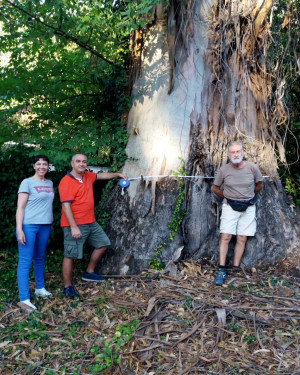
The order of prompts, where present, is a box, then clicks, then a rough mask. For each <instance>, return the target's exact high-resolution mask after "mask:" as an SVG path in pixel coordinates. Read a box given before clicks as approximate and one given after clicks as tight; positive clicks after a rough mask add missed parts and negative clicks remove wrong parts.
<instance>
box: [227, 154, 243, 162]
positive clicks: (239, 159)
mask: <svg viewBox="0 0 300 375" xmlns="http://www.w3.org/2000/svg"><path fill="white" fill-rule="evenodd" d="M242 161H243V156H241V157H240V158H238V159H233V158H232V159H230V162H231V163H232V164H240V163H241V162H242Z"/></svg>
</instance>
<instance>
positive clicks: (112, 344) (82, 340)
mask: <svg viewBox="0 0 300 375" xmlns="http://www.w3.org/2000/svg"><path fill="white" fill-rule="evenodd" d="M215 272H216V265H215V264H214V263H212V262H210V261H209V260H207V259H202V260H200V261H197V262H193V261H186V262H181V263H178V264H176V265H175V264H174V263H173V264H169V265H168V267H167V268H166V269H165V270H164V271H162V272H157V271H153V270H148V271H146V272H144V273H142V274H141V275H139V276H126V277H120V276H115V277H113V278H108V279H107V282H105V283H101V284H100V285H99V284H96V283H84V282H78V283H77V285H76V288H77V290H78V292H79V293H80V300H69V299H66V298H65V297H64V296H63V294H62V293H61V291H60V289H59V288H58V289H57V290H56V291H54V295H53V297H52V298H51V299H38V300H35V301H34V303H36V304H37V306H38V312H34V313H31V314H28V313H26V312H24V311H23V310H21V309H20V308H19V307H17V306H16V305H12V304H9V303H7V302H4V303H2V310H1V311H0V330H1V340H0V352H1V362H0V371H1V374H3V375H10V374H46V375H47V374H120V375H121V374H126V375H131V374H140V375H155V374H168V375H171V374H174V375H175V374H176V375H185V374H247V375H251V374H295V375H296V374H300V346H299V342H300V327H299V322H300V300H299V295H300V284H299V281H300V274H299V270H298V269H296V268H295V267H294V265H293V264H288V263H287V262H286V263H281V264H280V265H278V266H277V267H269V268H260V267H258V268H257V269H255V268H252V269H244V268H242V269H241V270H239V271H237V272H236V271H234V270H229V272H228V279H227V281H226V283H225V285H223V286H222V287H218V286H214V285H213V279H214V275H215ZM50 279H52V280H51V281H52V282H55V283H56V285H60V282H61V280H60V279H59V278H58V276H51V275H47V281H48V282H49V280H50Z"/></svg>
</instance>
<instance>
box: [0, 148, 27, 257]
mask: <svg viewBox="0 0 300 375" xmlns="http://www.w3.org/2000/svg"><path fill="white" fill-rule="evenodd" d="M32 153H33V149H32V148H30V147H24V146H21V145H17V146H8V147H2V148H1V149H0V161H1V165H2V166H3V168H2V171H1V174H0V186H1V196H0V222H1V226H2V231H1V248H2V249H6V250H12V249H14V250H15V249H16V246H17V242H16V229H15V228H16V208H17V196H18V188H19V185H20V183H21V181H22V180H23V179H24V178H27V177H29V176H32V175H33V174H34V170H33V168H32V163H31V156H30V155H32Z"/></svg>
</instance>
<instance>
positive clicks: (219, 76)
mask: <svg viewBox="0 0 300 375" xmlns="http://www.w3.org/2000/svg"><path fill="white" fill-rule="evenodd" d="M271 6H272V1H269V0H265V1H263V0H260V1H256V0H255V1H254V0H243V1H235V0H232V1H212V0H205V1H204V0H193V1H191V0H185V1H170V2H169V6H168V7H165V8H164V7H163V5H162V4H159V5H157V6H156V7H155V9H154V11H153V23H152V26H151V27H150V28H149V30H147V31H146V32H139V34H138V38H139V43H140V44H141V46H142V49H141V50H139V51H140V52H136V50H138V49H136V50H134V51H133V56H134V59H133V63H132V71H131V82H132V98H133V105H132V108H131V110H130V112H129V116H128V132H129V134H130V138H129V142H128V146H127V154H128V160H127V162H126V164H125V167H124V172H125V173H126V174H127V175H128V177H129V178H133V177H138V176H141V175H142V176H149V175H150V176H155V177H152V178H148V177H145V178H144V179H136V180H132V181H131V183H130V186H129V187H128V188H127V189H126V192H125V195H124V196H122V195H121V194H120V193H121V189H120V188H119V187H116V189H115V190H114V191H113V193H112V195H111V196H110V198H109V200H108V202H107V204H106V209H108V210H110V212H111V219H110V221H109V224H108V228H107V233H108V235H109V236H110V238H111V241H112V247H111V249H110V250H109V251H108V253H107V256H106V257H105V261H104V262H102V263H101V265H100V269H101V270H102V271H103V272H104V271H106V272H108V273H136V272H139V271H140V270H141V269H144V268H148V266H149V263H148V262H149V260H151V258H153V255H154V254H155V252H156V251H157V249H159V248H161V252H160V253H159V259H160V260H161V261H162V262H165V263H166V262H167V261H168V260H169V259H170V258H171V257H172V254H173V253H174V251H175V250H176V249H177V248H178V247H179V246H181V245H184V250H183V256H184V257H193V258H195V259H197V258H198V257H203V256H208V257H211V258H215V259H217V258H218V241H219V230H218V225H219V218H220V210H221V204H220V201H219V200H218V199H217V197H216V196H214V195H213V193H212V192H211V187H212V183H213V178H211V177H212V176H214V175H215V174H216V171H217V169H218V168H219V166H220V165H221V164H222V163H225V162H226V159H227V146H228V143H229V142H230V141H232V140H240V141H242V142H243V143H244V145H245V155H246V157H247V159H248V160H250V161H253V162H255V163H257V164H258V165H259V167H260V169H261V171H262V172H263V175H265V176H269V177H267V178H266V179H265V187H264V189H263V191H262V192H261V193H260V194H259V195H260V196H259V202H258V204H257V223H258V231H257V234H256V236H255V237H253V238H249V240H248V242H247V246H246V251H245V254H244V257H243V259H242V262H243V264H245V265H247V266H250V265H255V264H257V263H259V262H263V263H273V262H274V261H275V260H277V259H280V258H283V257H284V256H286V254H287V253H288V252H289V251H293V250H294V249H296V248H297V246H298V245H299V239H298V237H297V228H296V226H295V225H294V223H295V213H294V212H293V211H292V209H291V207H290V206H289V204H288V203H289V202H288V199H287V197H286V195H285V193H284V189H283V188H282V185H281V183H280V180H279V179H278V175H277V160H278V158H280V159H281V161H282V162H284V161H285V155H284V148H283V146H282V142H281V139H280V136H279V132H278V126H280V124H282V123H284V122H285V121H286V114H285V111H284V107H283V103H282V91H280V90H282V88H276V87H275V88H274V87H272V79H271V75H270V74H269V72H268V69H267V63H266V45H267V37H268V27H269V25H268V22H267V14H268V13H269V11H270V9H271ZM135 38H137V35H133V41H132V47H133V48H136V47H137V43H138V42H137V39H135ZM182 163H183V164H184V169H185V171H186V174H187V175H188V176H193V178H186V179H184V183H185V186H184V188H185V190H184V191H185V200H184V202H183V203H182V204H181V212H183V211H185V212H186V215H185V217H184V220H183V221H182V222H181V220H180V218H179V217H180V215H178V222H180V225H179V229H178V232H177V233H176V234H175V236H171V237H174V238H172V239H171V240H170V238H169V237H170V233H171V232H170V229H169V227H168V224H169V223H170V222H171V221H172V219H173V221H174V220H175V221H176V215H174V212H175V213H176V212H177V211H176V209H177V208H178V203H177V202H178V194H179V192H180V191H179V190H180V189H179V187H178V186H179V184H178V181H179V179H178V178H173V177H163V178H161V177H157V176H159V175H172V173H173V172H174V171H178V170H179V169H180V165H182ZM179 174H181V172H180V173H179ZM197 176H198V177H197ZM203 176H205V177H210V178H203ZM174 218H175V219H174ZM162 244H163V246H162Z"/></svg>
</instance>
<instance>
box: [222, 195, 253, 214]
mask: <svg viewBox="0 0 300 375" xmlns="http://www.w3.org/2000/svg"><path fill="white" fill-rule="evenodd" d="M226 200H227V203H228V204H229V206H230V207H231V208H232V209H233V210H234V211H238V212H244V211H246V210H247V208H248V207H249V205H250V204H251V203H250V202H251V201H235V200H232V199H228V198H226ZM252 204H253V203H252Z"/></svg>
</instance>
